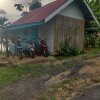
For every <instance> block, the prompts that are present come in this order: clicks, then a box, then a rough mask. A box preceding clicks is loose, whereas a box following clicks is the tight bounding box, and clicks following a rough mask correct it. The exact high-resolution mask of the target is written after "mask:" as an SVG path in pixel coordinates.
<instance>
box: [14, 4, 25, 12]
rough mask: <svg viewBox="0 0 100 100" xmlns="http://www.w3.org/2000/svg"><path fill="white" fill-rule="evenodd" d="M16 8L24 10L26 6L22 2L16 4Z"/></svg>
mask: <svg viewBox="0 0 100 100" xmlns="http://www.w3.org/2000/svg"><path fill="white" fill-rule="evenodd" d="M14 7H16V10H19V11H23V8H24V6H23V5H22V4H15V5H14Z"/></svg>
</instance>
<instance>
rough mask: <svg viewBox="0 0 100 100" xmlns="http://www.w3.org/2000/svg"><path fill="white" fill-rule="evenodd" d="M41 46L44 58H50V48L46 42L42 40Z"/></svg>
mask: <svg viewBox="0 0 100 100" xmlns="http://www.w3.org/2000/svg"><path fill="white" fill-rule="evenodd" d="M40 46H41V49H42V53H43V55H44V57H48V56H49V51H48V46H47V44H46V40H41V39H40Z"/></svg>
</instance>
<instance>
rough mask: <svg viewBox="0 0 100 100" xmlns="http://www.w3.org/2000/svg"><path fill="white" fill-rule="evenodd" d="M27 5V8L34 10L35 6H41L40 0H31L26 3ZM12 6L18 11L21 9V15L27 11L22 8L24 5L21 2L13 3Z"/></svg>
mask: <svg viewBox="0 0 100 100" xmlns="http://www.w3.org/2000/svg"><path fill="white" fill-rule="evenodd" d="M28 5H29V10H30V11H31V10H34V9H36V8H39V7H41V0H32V2H31V3H29V4H28ZM14 7H16V10H18V11H22V14H21V16H24V15H26V14H27V11H26V10H25V9H24V8H25V6H24V5H23V4H15V5H14Z"/></svg>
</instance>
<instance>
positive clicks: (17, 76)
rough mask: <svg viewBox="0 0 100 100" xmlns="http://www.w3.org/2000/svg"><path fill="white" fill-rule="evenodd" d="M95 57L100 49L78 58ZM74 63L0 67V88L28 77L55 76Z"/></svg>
mask: <svg viewBox="0 0 100 100" xmlns="http://www.w3.org/2000/svg"><path fill="white" fill-rule="evenodd" d="M97 55H100V48H95V49H90V50H88V51H87V52H86V53H85V54H81V55H79V56H81V58H84V59H85V58H90V57H94V56H97ZM79 56H76V57H75V58H78V57H79ZM70 58H72V57H70ZM63 59H65V57H64V58H62V60H63ZM79 60H80V58H79ZM75 62H76V61H75ZM75 62H72V59H71V60H69V61H67V60H65V61H64V62H63V63H62V65H59V64H57V65H55V64H54V63H55V62H52V63H50V64H49V65H45V64H43V63H41V64H27V65H13V64H9V65H8V66H3V67H0V86H4V85H7V84H11V83H13V82H16V81H17V80H22V79H25V78H28V77H33V78H37V77H40V76H43V75H46V74H50V75H56V74H59V73H61V72H63V71H65V70H66V69H67V67H69V66H73V65H74V64H75Z"/></svg>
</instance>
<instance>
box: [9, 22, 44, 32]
mask: <svg viewBox="0 0 100 100" xmlns="http://www.w3.org/2000/svg"><path fill="white" fill-rule="evenodd" d="M42 24H44V22H43V21H42V22H34V23H28V24H20V25H11V26H9V28H10V29H11V30H12V31H13V30H20V29H24V28H28V27H35V26H39V25H42Z"/></svg>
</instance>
